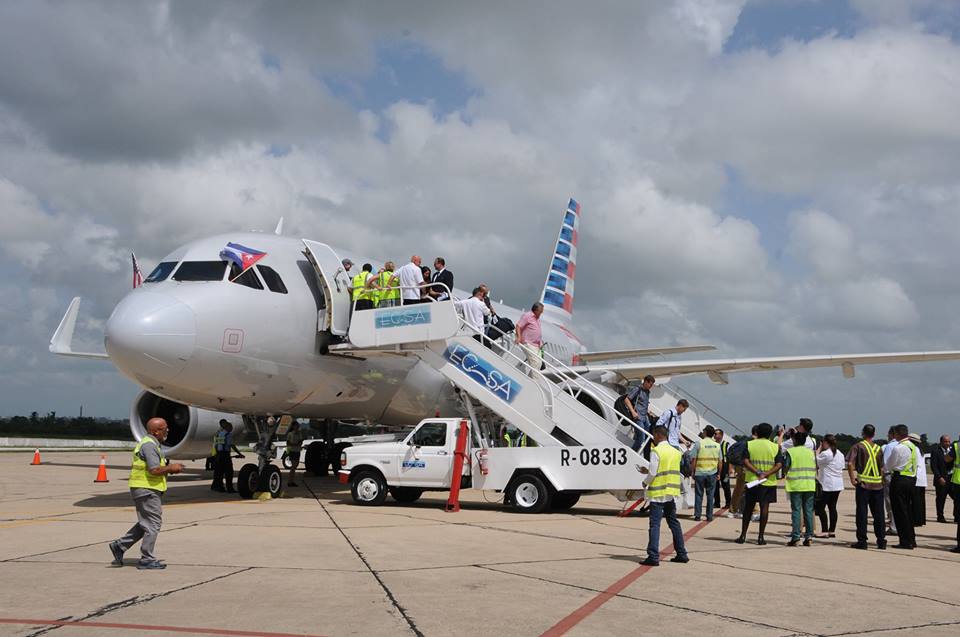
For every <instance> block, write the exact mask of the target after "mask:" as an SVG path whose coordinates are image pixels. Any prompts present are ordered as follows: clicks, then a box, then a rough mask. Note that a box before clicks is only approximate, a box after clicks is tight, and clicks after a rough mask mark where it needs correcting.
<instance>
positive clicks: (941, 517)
mask: <svg viewBox="0 0 960 637" xmlns="http://www.w3.org/2000/svg"><path fill="white" fill-rule="evenodd" d="M937 522H940V523H941V524H946V523H947V518H945V517H943V516H942V515H941V516H940V517H938V518H937Z"/></svg>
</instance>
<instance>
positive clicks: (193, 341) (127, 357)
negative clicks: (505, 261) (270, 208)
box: [105, 233, 582, 424]
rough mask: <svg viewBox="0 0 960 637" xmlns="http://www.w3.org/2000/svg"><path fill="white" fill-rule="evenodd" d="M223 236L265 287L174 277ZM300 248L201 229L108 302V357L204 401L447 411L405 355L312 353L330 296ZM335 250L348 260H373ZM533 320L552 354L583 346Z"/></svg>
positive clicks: (332, 413) (261, 406)
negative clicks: (276, 287) (203, 234)
mask: <svg viewBox="0 0 960 637" xmlns="http://www.w3.org/2000/svg"><path fill="white" fill-rule="evenodd" d="M228 242H237V243H241V244H244V245H246V246H249V247H253V248H255V249H257V250H260V251H263V252H266V253H267V256H265V257H264V258H263V259H262V260H261V261H259V263H258V264H257V267H255V268H252V270H255V271H256V272H255V275H256V279H257V281H258V282H259V285H260V286H262V287H263V289H254V288H252V287H248V286H246V285H242V284H240V283H237V282H231V281H230V280H229V278H230V276H231V273H230V271H229V269H227V267H226V266H224V267H223V276H220V277H215V276H213V275H211V277H208V278H213V279H214V280H203V281H179V280H176V279H177V278H178V271H179V268H180V267H182V266H183V264H184V263H194V262H218V261H220V257H219V252H220V250H221V249H222V248H223V247H224V246H225V245H226V244H227V243H228ZM303 250H304V245H303V243H302V242H301V241H300V240H298V239H293V238H287V237H281V236H276V235H269V234H257V233H238V234H230V235H221V236H215V237H210V238H207V239H203V240H200V241H196V242H194V243H191V244H189V245H187V246H184V247H182V248H180V249H178V250H176V251H175V252H173V253H172V254H170V255H169V256H168V257H166V258H164V259H163V261H162V262H161V263H176V264H177V265H176V266H175V267H176V268H177V269H172V270H170V271H169V273H168V276H166V277H165V278H164V280H161V281H159V282H148V283H144V285H143V286H142V287H140V288H137V289H134V290H133V291H131V292H130V293H129V294H127V296H126V297H124V298H123V299H122V300H121V301H120V303H119V304H118V305H117V307H116V308H115V309H114V312H113V314H112V315H111V317H110V319H109V321H108V323H107V326H106V333H105V345H106V348H107V352H108V353H109V355H110V359H111V360H112V361H113V363H114V364H115V365H116V366H117V368H118V369H119V370H120V371H121V372H123V373H124V374H125V375H126V376H128V377H129V378H131V379H132V380H134V381H135V382H136V383H138V384H139V385H141V386H143V387H144V388H145V389H147V390H149V391H151V392H153V393H155V394H158V395H160V396H163V397H165V398H168V399H170V400H174V401H178V402H182V403H185V404H187V405H193V406H196V407H200V408H204V409H212V410H217V411H225V412H233V413H241V414H256V415H263V414H291V415H293V416H298V417H310V418H351V419H357V418H362V419H367V420H370V421H377V422H385V423H390V424H413V423H416V422H419V421H420V419H422V418H423V417H424V416H425V415H433V414H434V412H435V410H437V409H439V410H440V411H441V412H443V413H444V414H447V413H450V412H451V410H452V409H453V405H452V400H453V395H452V392H450V391H447V389H448V388H449V383H448V382H447V381H445V380H444V379H443V377H442V376H440V374H438V373H437V372H436V371H435V370H433V369H432V368H430V367H429V366H427V365H425V364H424V363H422V362H420V360H419V359H418V358H416V357H414V356H397V355H382V354H380V355H374V356H369V357H366V358H364V357H363V354H352V355H351V354H337V353H321V352H322V351H325V348H324V347H323V346H324V345H326V344H327V343H326V341H327V339H328V338H329V336H328V334H326V333H322V332H318V312H320V313H321V314H322V313H323V312H324V309H323V308H325V307H326V304H327V302H328V300H327V299H326V298H325V295H324V292H323V287H322V285H320V284H319V283H318V274H317V271H316V270H315V268H314V267H313V266H312V265H311V263H310V262H309V261H308V259H307V258H306V256H305V255H304V253H303ZM336 252H337V254H338V256H340V257H341V258H350V259H351V260H352V261H353V262H354V263H355V264H356V265H354V266H353V267H354V268H355V269H358V268H360V267H361V265H362V264H363V263H365V262H368V263H372V264H373V265H374V269H375V270H376V269H377V268H379V267H380V266H381V265H382V263H381V262H379V261H373V260H370V259H363V258H361V257H358V256H356V255H353V254H350V253H348V252H341V251H340V250H336ZM401 264H402V262H400V261H398V262H397V265H398V266H399V265H401ZM261 266H268V267H269V268H272V269H273V270H274V271H276V273H277V274H278V275H279V277H280V278H281V279H282V282H283V285H284V287H285V288H286V293H280V292H276V291H271V290H270V289H267V287H266V285H264V284H265V282H266V281H265V277H264V276H263V275H262V274H261V273H260V272H259V270H257V268H258V267H261ZM169 267H171V268H172V267H173V266H169ZM212 269H214V270H215V269H216V268H215V267H213V268H212ZM351 273H355V271H353V272H351ZM253 274H254V273H251V272H249V271H248V273H247V274H246V275H245V276H246V277H247V278H248V279H249V277H250V276H252V275H253ZM455 295H456V296H459V297H460V298H466V296H468V295H467V294H465V293H463V292H462V291H458V290H457V291H455ZM495 309H496V311H497V312H498V314H500V315H501V316H506V317H508V318H510V319H512V320H514V321H517V320H518V319H519V317H520V315H521V311H520V310H517V309H514V308H510V307H507V306H503V305H499V304H496V305H495ZM542 325H543V336H544V341H545V342H547V343H549V346H548V347H550V348H551V353H552V354H554V355H555V356H557V357H558V358H560V359H561V360H565V361H567V362H569V361H570V360H571V359H572V357H573V355H575V354H576V353H578V352H580V351H581V350H582V345H581V344H580V343H579V342H578V341H577V340H575V337H572V335H570V334H569V332H568V331H567V330H564V329H562V328H561V327H559V326H557V325H554V324H551V323H548V322H547V321H546V320H544V321H543V323H542Z"/></svg>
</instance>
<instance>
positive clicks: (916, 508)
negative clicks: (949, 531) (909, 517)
mask: <svg viewBox="0 0 960 637" xmlns="http://www.w3.org/2000/svg"><path fill="white" fill-rule="evenodd" d="M926 525H927V488H926V487H914V488H913V526H914V527H918V526H926Z"/></svg>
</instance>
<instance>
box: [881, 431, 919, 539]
mask: <svg viewBox="0 0 960 637" xmlns="http://www.w3.org/2000/svg"><path fill="white" fill-rule="evenodd" d="M893 435H894V436H895V437H896V439H897V443H898V444H897V446H896V447H895V448H894V449H893V451H891V452H890V460H889V463H887V461H884V466H885V467H886V469H887V470H888V471H889V472H890V501H891V503H892V504H893V517H894V520H896V524H897V535H898V536H899V537H900V543H899V544H895V545H894V548H897V549H908V550H911V549H914V548H916V546H917V539H916V535H915V534H914V529H913V497H914V490H915V488H916V484H917V477H916V471H917V465H916V464H915V462H916V459H915V453H914V446H913V444H912V443H910V442H909V435H910V430H909V429H908V428H907V426H906V425H896V426H895V427H894V428H893Z"/></svg>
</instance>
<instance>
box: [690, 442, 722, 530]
mask: <svg viewBox="0 0 960 637" xmlns="http://www.w3.org/2000/svg"><path fill="white" fill-rule="evenodd" d="M715 434H716V430H715V429H714V428H713V427H712V426H711V425H707V426H706V427H704V429H703V438H701V439H700V440H698V441H697V442H696V444H694V445H693V449H691V450H690V455H691V456H692V457H693V463H692V467H691V471H692V472H693V482H694V489H695V497H694V505H693V519H694V520H696V521H699V520H700V510H701V505H702V504H703V500H704V497H706V501H707V522H712V521H713V495H714V492H715V491H716V489H717V482H718V481H719V479H720V476H719V472H720V469H721V467H722V464H723V463H722V462H721V461H720V460H721V458H720V456H721V451H720V443H718V442H717V441H716V440H714V439H713V437H714V435H715Z"/></svg>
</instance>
